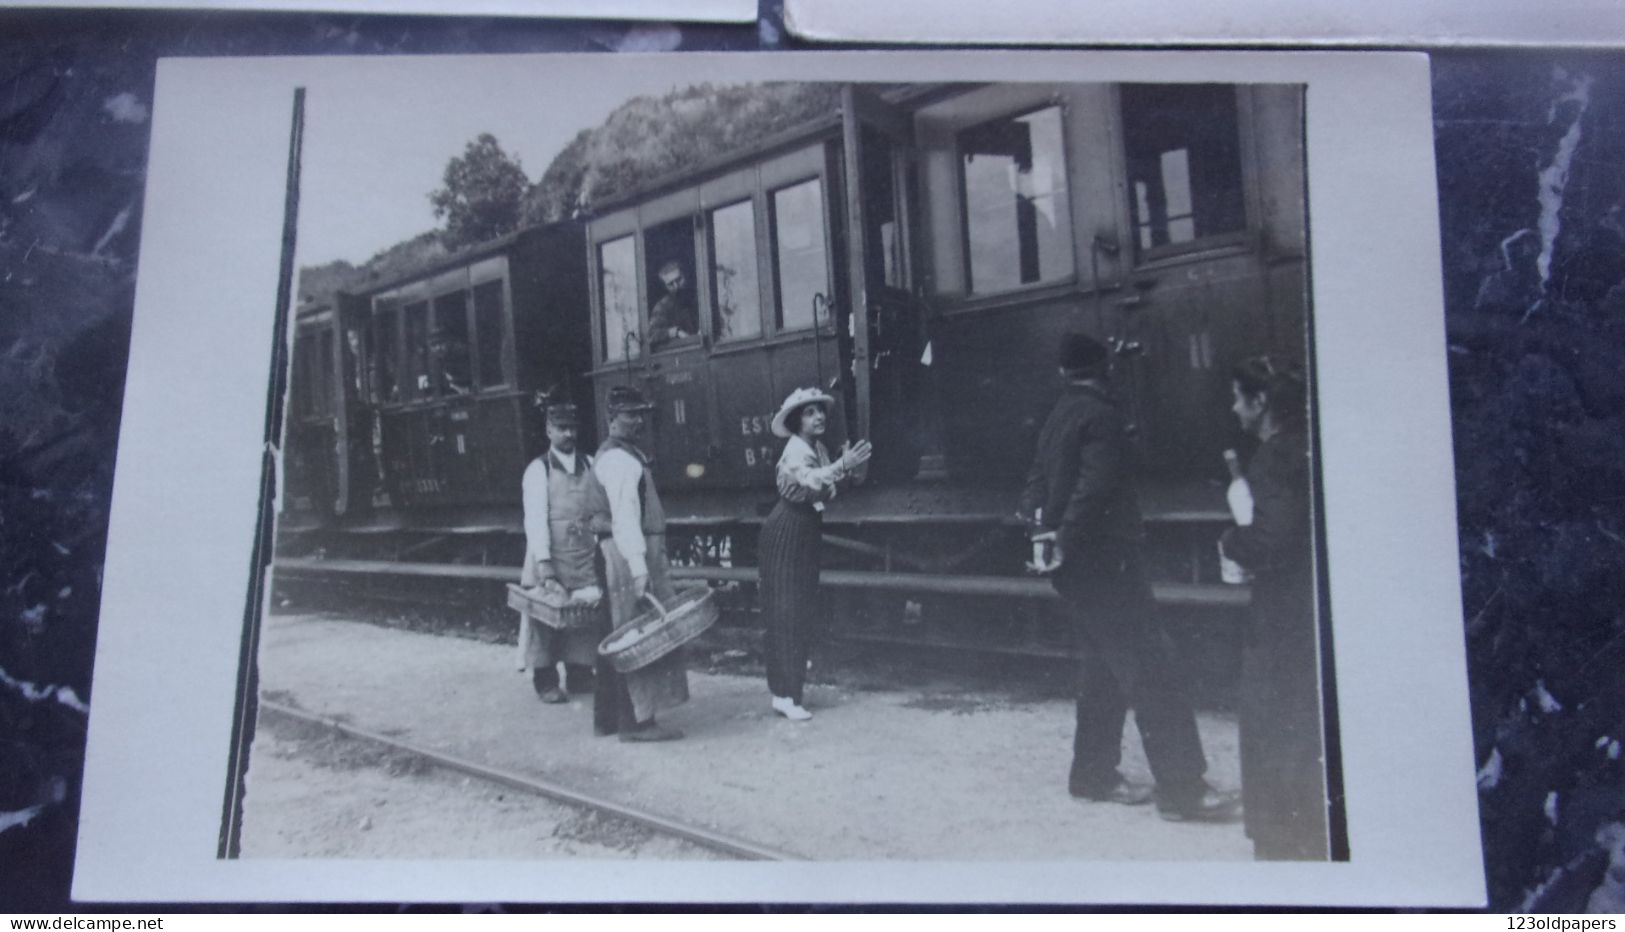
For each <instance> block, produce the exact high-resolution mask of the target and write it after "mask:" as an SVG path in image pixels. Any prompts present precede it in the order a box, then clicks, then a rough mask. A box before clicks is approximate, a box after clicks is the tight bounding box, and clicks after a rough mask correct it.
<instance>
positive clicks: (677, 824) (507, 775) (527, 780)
mask: <svg viewBox="0 0 1625 932" xmlns="http://www.w3.org/2000/svg"><path fill="white" fill-rule="evenodd" d="M259 711H260V715H261V716H268V717H272V718H282V719H284V720H287V721H293V722H298V723H301V724H304V725H313V726H317V727H320V728H324V729H328V730H330V731H332V732H334V733H337V734H341V735H343V736H345V737H347V738H351V739H354V740H357V741H364V742H368V743H370V744H373V745H376V746H379V747H382V748H386V749H388V750H391V751H395V752H397V753H402V754H408V755H411V756H413V757H417V758H419V759H421V760H423V761H425V762H427V763H430V764H433V765H435V766H438V767H442V768H445V769H447V770H451V771H455V772H458V773H462V774H465V775H467V776H471V777H474V778H476V779H480V780H484V781H486V782H489V783H494V784H498V785H501V786H505V787H508V788H510V789H514V790H518V791H520V792H523V793H530V794H533V795H536V796H540V797H544V798H546V799H550V800H553V801H554V802H558V803H563V804H565V805H568V806H573V807H577V808H580V809H587V810H591V811H593V812H596V813H598V814H600V815H603V816H607V817H609V818H611V819H619V820H622V821H625V822H629V823H632V824H634V825H638V826H641V827H642V828H645V829H648V830H650V831H652V832H655V833H657V834H660V835H664V836H667V837H670V838H676V839H680V840H682V841H685V842H688V843H690V844H693V845H697V846H699V847H702V848H705V849H707V850H710V851H714V852H716V853H718V854H721V855H723V856H724V857H728V858H734V859H737V860H745V861H790V860H801V858H800V857H798V856H796V855H793V854H789V853H787V852H783V851H779V850H776V849H773V848H769V847H767V846H765V845H759V844H756V843H755V842H752V841H749V840H746V839H740V838H734V837H732V836H729V835H725V834H722V833H720V832H714V831H712V830H710V829H707V828H705V827H703V826H698V825H690V824H688V823H685V822H682V821H679V820H677V819H672V818H669V817H667V816H663V815H660V814H658V813H653V812H647V811H644V810H642V809H638V808H636V807H633V806H627V805H625V804H622V803H618V802H615V801H614V800H609V799H604V798H602V797H599V796H594V795H592V794H591V793H586V792H583V791H581V790H578V789H574V788H572V787H567V786H563V785H561V784H558V783H554V782H552V781H549V780H543V779H540V778H537V777H533V776H530V775H528V774H521V773H515V772H514V771H511V770H504V769H501V768H498V767H491V766H488V765H485V764H478V763H475V762H473V761H468V760H464V759H462V758H459V757H455V756H453V755H450V754H446V753H444V752H441V751H436V750H433V749H431V748H425V747H420V746H418V745H414V744H411V743H409V742H405V741H401V740H399V739H396V738H391V737H389V736H387V735H382V734H379V733H377V732H373V731H368V730H367V729H364V728H357V727H356V726H354V725H350V724H347V723H345V722H341V721H338V720H337V719H333V718H329V717H326V716H322V715H316V714H314V713H311V712H307V711H305V710H303V709H297V708H294V707H292V706H289V705H284V704H283V703H280V702H275V701H272V700H268V699H261V700H260V702H259Z"/></svg>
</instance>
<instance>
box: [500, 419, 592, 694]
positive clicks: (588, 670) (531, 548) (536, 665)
mask: <svg viewBox="0 0 1625 932" xmlns="http://www.w3.org/2000/svg"><path fill="white" fill-rule="evenodd" d="M546 415H547V443H548V448H547V452H546V453H543V454H542V455H541V456H538V457H537V458H536V459H534V460H532V461H531V463H530V465H529V466H528V467H526V469H525V475H524V478H523V480H522V488H523V500H524V506H525V551H526V552H525V565H524V568H523V569H522V570H521V571H520V576H519V584H520V586H521V587H524V588H525V589H526V590H527V591H528V592H530V593H534V595H533V597H532V599H531V601H530V603H529V604H530V606H532V607H531V609H530V610H529V611H526V612H522V613H521V617H520V625H521V627H520V632H519V648H520V665H521V668H529V669H530V671H531V673H530V675H531V682H532V684H533V685H534V686H535V687H536V694H537V695H538V696H540V697H541V699H542V701H543V702H546V703H549V704H559V703H564V702H568V701H569V700H568V699H567V698H566V697H565V694H564V690H563V689H561V688H560V683H559V672H558V663H559V662H560V661H563V663H564V675H565V682H564V684H563V685H564V686H566V687H568V688H569V690H570V693H571V694H573V695H576V696H585V695H588V694H591V693H592V692H593V688H594V676H593V665H594V663H595V662H596V660H597V656H598V639H599V637H600V629H601V628H602V626H603V622H602V621H601V616H602V615H603V588H604V579H603V575H602V572H601V571H600V569H599V565H598V539H599V537H600V536H602V535H603V534H606V533H608V532H609V528H610V517H609V501H608V500H607V499H606V498H605V497H604V489H603V486H601V485H599V484H598V479H597V477H596V476H595V475H594V474H593V471H592V458H591V457H589V456H587V455H586V454H584V453H579V452H577V450H576V430H577V427H578V426H579V423H580V422H579V415H578V414H577V412H576V406H575V405H573V404H569V403H559V402H555V403H552V404H549V405H547V407H546ZM532 587H535V588H532ZM538 590H539V591H538ZM538 614H540V615H541V616H543V617H541V618H538V617H537V616H538Z"/></svg>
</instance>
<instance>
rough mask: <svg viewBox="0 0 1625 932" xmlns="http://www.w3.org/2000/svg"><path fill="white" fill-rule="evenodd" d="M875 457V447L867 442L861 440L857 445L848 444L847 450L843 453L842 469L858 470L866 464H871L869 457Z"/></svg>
mask: <svg viewBox="0 0 1625 932" xmlns="http://www.w3.org/2000/svg"><path fill="white" fill-rule="evenodd" d="M873 455H874V447H872V446H871V445H870V444H869V441H867V440H859V441H858V442H857V443H856V444H855V445H854V444H852V443H848V444H847V445H846V448H845V449H844V450H842V451H841V468H843V469H848V470H851V469H857V468H858V467H859V466H862V465H863V464H864V463H867V462H869V457H870V456H873Z"/></svg>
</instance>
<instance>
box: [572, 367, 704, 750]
mask: <svg viewBox="0 0 1625 932" xmlns="http://www.w3.org/2000/svg"><path fill="white" fill-rule="evenodd" d="M607 401H608V404H607V405H606V407H607V408H608V415H609V439H607V440H605V441H604V443H603V445H602V446H601V447H599V450H598V460H597V462H596V463H594V464H593V472H594V473H596V474H597V476H598V481H599V482H600V483H602V484H603V487H604V492H605V493H606V494H607V495H608V497H609V513H610V522H611V525H612V527H613V529H614V530H613V537H612V539H611V540H606V541H604V542H603V553H604V569H605V577H606V582H607V588H608V591H609V610H610V617H611V619H612V622H611V628H613V629H620V628H621V627H622V626H623V625H625V624H627V622H629V621H632V620H634V619H635V618H637V617H638V615H639V614H640V613H641V612H642V611H643V609H644V608H645V607H646V604H645V599H644V596H645V595H646V594H648V595H653V596H654V598H655V599H656V600H658V601H660V602H661V603H664V604H666V605H670V604H672V603H673V602H674V601H675V600H676V592H675V590H674V589H673V587H672V584H671V574H670V571H669V567H668V566H667V563H666V514H665V511H664V510H662V508H661V506H660V494H659V493H658V492H657V491H656V490H655V483H654V475H653V473H652V472H651V471H650V470H649V458H648V456H646V455H645V454H644V452H643V451H642V450H641V449H639V448H638V446H637V442H638V440H639V439H640V438H641V437H642V436H643V427H644V418H645V415H646V414H647V413H648V412H649V411H650V410H652V409H653V407H654V406H653V405H651V404H650V403H649V401H648V399H646V398H645V397H644V396H643V393H642V392H640V391H638V390H637V389H636V388H634V387H632V386H629V385H616V386H614V387H612V388H611V389H610V390H609V397H608V399H607ZM604 633H605V634H606V635H607V634H608V633H609V630H608V629H606V630H605V632H604ZM687 701H688V671H687V668H686V666H685V663H684V660H683V652H682V651H681V650H674V651H672V652H670V653H667V654H664V655H663V656H661V657H659V659H657V660H654V661H653V662H651V663H649V664H648V665H647V666H643V667H641V668H639V669H635V670H632V671H630V672H626V673H622V672H618V671H617V670H616V669H615V667H614V666H613V664H612V663H611V662H610V661H609V659H608V658H606V657H605V656H604V655H603V654H602V653H600V655H599V664H598V691H597V693H596V694H595V696H594V702H593V729H594V731H595V732H596V733H597V734H600V735H610V734H617V733H618V734H619V735H620V739H621V740H622V741H671V740H674V739H676V738H681V737H682V736H683V733H682V732H681V731H679V730H678V729H676V728H672V727H670V726H667V725H661V724H659V723H657V722H656V721H655V713H657V712H660V711H662V710H665V709H669V708H673V707H675V706H678V705H682V704H683V703H684V702H687Z"/></svg>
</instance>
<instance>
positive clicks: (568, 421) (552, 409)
mask: <svg viewBox="0 0 1625 932" xmlns="http://www.w3.org/2000/svg"><path fill="white" fill-rule="evenodd" d="M544 410H545V411H546V412H547V423H549V424H552V425H554V426H557V427H575V426H576V425H577V424H580V423H581V413H580V412H579V411H577V410H576V406H575V405H574V404H573V403H571V402H568V401H555V402H553V403H551V404H549V405H548V406H547V407H546V408H545V409H544Z"/></svg>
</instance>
